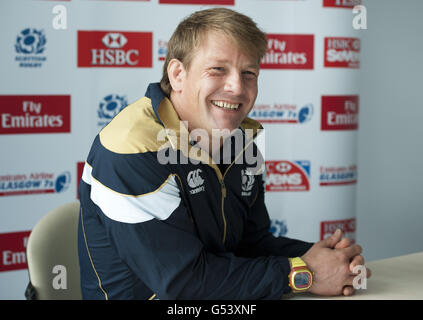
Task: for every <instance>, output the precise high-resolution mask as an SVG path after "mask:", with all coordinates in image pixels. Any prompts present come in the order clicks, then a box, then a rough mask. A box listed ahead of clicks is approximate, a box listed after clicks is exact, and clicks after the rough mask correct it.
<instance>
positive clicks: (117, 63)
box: [78, 30, 153, 68]
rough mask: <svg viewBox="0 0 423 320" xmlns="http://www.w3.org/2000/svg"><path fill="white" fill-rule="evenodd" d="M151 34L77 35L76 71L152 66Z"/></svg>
mask: <svg viewBox="0 0 423 320" xmlns="http://www.w3.org/2000/svg"><path fill="white" fill-rule="evenodd" d="M152 50H153V34H152V32H128V31H125V32H123V31H122V32H117V31H81V30H80V31H78V67H132V68H151V67H152V66H153V51H152Z"/></svg>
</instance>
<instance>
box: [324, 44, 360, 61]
mask: <svg viewBox="0 0 423 320" xmlns="http://www.w3.org/2000/svg"><path fill="white" fill-rule="evenodd" d="M360 47H361V45H360V39H358V38H325V54H324V56H325V61H324V65H325V67H338V68H360Z"/></svg>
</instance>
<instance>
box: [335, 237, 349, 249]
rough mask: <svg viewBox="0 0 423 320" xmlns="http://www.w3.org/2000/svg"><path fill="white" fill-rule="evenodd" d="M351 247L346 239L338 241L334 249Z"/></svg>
mask: <svg viewBox="0 0 423 320" xmlns="http://www.w3.org/2000/svg"><path fill="white" fill-rule="evenodd" d="M350 245H351V242H350V240H348V238H342V239H341V241H339V242H338V243H337V244H336V245H335V249H343V248H347V247H349V246H350Z"/></svg>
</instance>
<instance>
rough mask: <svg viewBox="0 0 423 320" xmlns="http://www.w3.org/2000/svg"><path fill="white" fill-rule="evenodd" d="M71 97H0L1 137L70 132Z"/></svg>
mask: <svg viewBox="0 0 423 320" xmlns="http://www.w3.org/2000/svg"><path fill="white" fill-rule="evenodd" d="M70 101H71V98H70V96H69V95H67V96H65V95H63V96H62V95H45V96H30V95H22V96H6V95H4V96H3V95H0V108H1V112H0V117H1V118H0V134H19V133H63V132H70Z"/></svg>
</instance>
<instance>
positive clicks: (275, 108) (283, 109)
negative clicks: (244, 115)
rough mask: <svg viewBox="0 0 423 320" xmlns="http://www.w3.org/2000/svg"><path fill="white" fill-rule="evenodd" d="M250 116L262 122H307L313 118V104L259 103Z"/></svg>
mask: <svg viewBox="0 0 423 320" xmlns="http://www.w3.org/2000/svg"><path fill="white" fill-rule="evenodd" d="M248 116H249V117H250V118H252V119H254V120H257V121H259V122H261V123H293V124H298V123H301V124H302V123H306V122H308V121H310V120H311V119H312V118H313V104H311V103H309V104H306V105H305V106H303V107H301V108H300V107H298V106H297V105H295V104H277V103H275V104H273V105H270V104H257V105H255V106H254V108H253V109H252V110H251V112H250V113H249V114H248Z"/></svg>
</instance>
